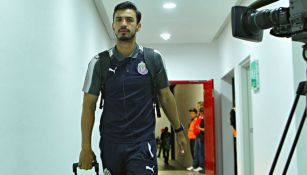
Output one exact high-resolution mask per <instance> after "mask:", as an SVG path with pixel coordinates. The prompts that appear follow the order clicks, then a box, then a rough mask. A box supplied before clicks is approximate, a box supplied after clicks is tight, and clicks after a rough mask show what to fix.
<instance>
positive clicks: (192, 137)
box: [187, 108, 197, 171]
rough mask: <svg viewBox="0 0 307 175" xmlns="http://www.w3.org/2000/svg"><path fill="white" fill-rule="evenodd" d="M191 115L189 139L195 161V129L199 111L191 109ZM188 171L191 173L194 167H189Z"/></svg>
mask: <svg viewBox="0 0 307 175" xmlns="http://www.w3.org/2000/svg"><path fill="white" fill-rule="evenodd" d="M189 115H190V123H189V130H188V139H189V141H190V151H191V156H192V160H194V145H195V139H196V135H195V134H194V127H195V122H196V120H197V110H196V109H195V108H192V109H190V110H189ZM187 170H189V171H191V170H193V166H190V167H188V168H187Z"/></svg>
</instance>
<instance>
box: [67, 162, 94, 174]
mask: <svg viewBox="0 0 307 175" xmlns="http://www.w3.org/2000/svg"><path fill="white" fill-rule="evenodd" d="M92 166H93V167H95V172H96V175H99V163H97V162H96V161H94V162H93V163H92ZM78 167H79V163H74V164H72V171H73V172H74V174H75V175H77V168H78Z"/></svg>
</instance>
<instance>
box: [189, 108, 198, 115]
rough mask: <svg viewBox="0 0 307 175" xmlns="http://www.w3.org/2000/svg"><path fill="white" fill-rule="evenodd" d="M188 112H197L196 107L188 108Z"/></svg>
mask: <svg viewBox="0 0 307 175" xmlns="http://www.w3.org/2000/svg"><path fill="white" fill-rule="evenodd" d="M189 112H194V113H195V114H197V109H195V108H192V109H189Z"/></svg>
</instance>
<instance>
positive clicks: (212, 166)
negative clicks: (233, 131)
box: [169, 79, 216, 175]
mask: <svg viewBox="0 0 307 175" xmlns="http://www.w3.org/2000/svg"><path fill="white" fill-rule="evenodd" d="M169 83H170V84H171V85H176V84H202V85H203V101H204V111H205V120H204V121H205V128H206V132H205V134H204V137H205V151H204V152H205V155H206V156H204V158H205V159H204V164H205V165H204V167H205V174H206V175H216V151H215V150H216V147H215V115H214V96H213V90H214V82H213V79H211V80H174V81H172V80H171V81H169Z"/></svg>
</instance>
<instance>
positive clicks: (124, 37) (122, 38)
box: [115, 32, 136, 42]
mask: <svg viewBox="0 0 307 175" xmlns="http://www.w3.org/2000/svg"><path fill="white" fill-rule="evenodd" d="M135 34H136V32H133V33H131V35H130V36H127V35H122V36H118V34H115V36H116V38H117V39H118V40H120V41H124V42H128V41H132V40H133V39H134V38H135Z"/></svg>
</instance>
